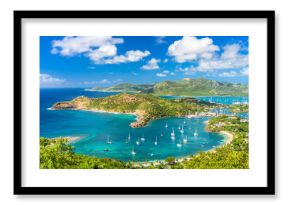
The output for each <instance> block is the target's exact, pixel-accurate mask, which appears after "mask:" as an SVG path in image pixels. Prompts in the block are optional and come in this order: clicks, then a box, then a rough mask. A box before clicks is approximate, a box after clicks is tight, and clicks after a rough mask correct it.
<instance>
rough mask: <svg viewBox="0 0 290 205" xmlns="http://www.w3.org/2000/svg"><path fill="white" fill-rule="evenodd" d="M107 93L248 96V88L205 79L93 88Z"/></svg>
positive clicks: (242, 85)
mask: <svg viewBox="0 0 290 205" xmlns="http://www.w3.org/2000/svg"><path fill="white" fill-rule="evenodd" d="M93 90H99V91H107V92H109V91H110V92H128V93H150V94H154V95H159V96H162V95H174V96H246V95H248V86H247V85H244V84H233V83H221V82H218V81H215V80H208V79H205V78H196V79H191V78H185V79H183V80H179V81H169V80H167V81H164V82H161V83H156V84H153V85H145V84H144V85H141V84H140V85H138V84H130V83H122V84H119V85H116V86H112V87H107V88H100V87H97V88H93Z"/></svg>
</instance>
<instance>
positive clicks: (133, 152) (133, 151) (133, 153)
mask: <svg viewBox="0 0 290 205" xmlns="http://www.w3.org/2000/svg"><path fill="white" fill-rule="evenodd" d="M131 154H132V155H136V152H135V150H134V147H133V149H132V152H131Z"/></svg>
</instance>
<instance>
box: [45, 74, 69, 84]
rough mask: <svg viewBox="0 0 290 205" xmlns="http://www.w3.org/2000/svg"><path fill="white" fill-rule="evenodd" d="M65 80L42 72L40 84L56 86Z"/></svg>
mask: <svg viewBox="0 0 290 205" xmlns="http://www.w3.org/2000/svg"><path fill="white" fill-rule="evenodd" d="M64 82H65V80H64V79H61V78H56V77H53V76H51V75H49V74H45V73H42V74H40V86H41V87H55V86H59V85H61V84H62V83H64Z"/></svg>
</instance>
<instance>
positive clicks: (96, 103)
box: [52, 93, 215, 128]
mask: <svg viewBox="0 0 290 205" xmlns="http://www.w3.org/2000/svg"><path fill="white" fill-rule="evenodd" d="M214 106H215V104H213V103H208V102H203V101H199V100H197V99H195V98H182V99H164V98H160V97H157V96H153V95H151V94H128V93H121V94H116V95H112V96H109V97H103V98H88V97H85V96H79V97H77V98H75V99H73V100H71V101H66V102H57V103H55V104H54V105H53V106H52V109H59V110H64V109H72V110H88V111H95V112H113V113H123V114H134V115H137V120H136V121H135V122H132V123H131V124H130V126H131V127H133V128H136V127H143V126H145V125H146V124H147V123H148V122H149V121H150V120H154V119H158V118H162V117H174V116H176V117H179V116H187V115H190V116H194V115H202V116H212V115H214V113H211V112H210V109H211V108H213V107H214Z"/></svg>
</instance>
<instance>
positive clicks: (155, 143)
mask: <svg viewBox="0 0 290 205" xmlns="http://www.w3.org/2000/svg"><path fill="white" fill-rule="evenodd" d="M157 144H158V143H157V136H156V139H155V142H154V145H155V146H156V145H157Z"/></svg>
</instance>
